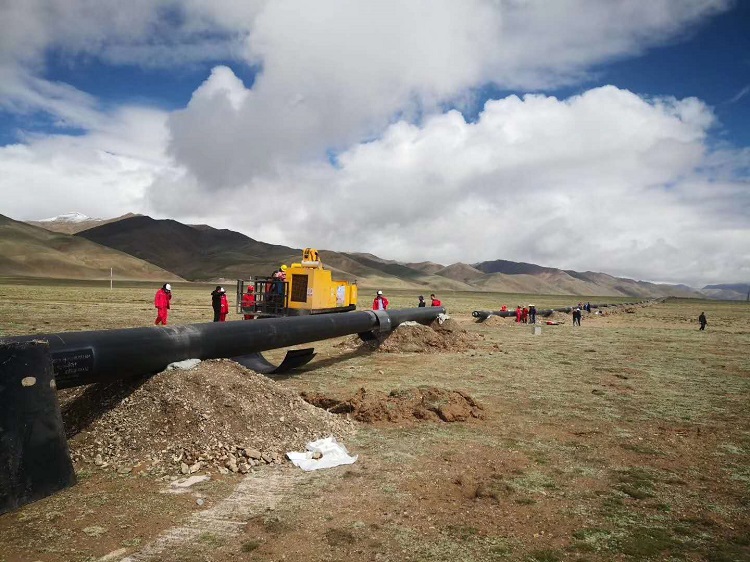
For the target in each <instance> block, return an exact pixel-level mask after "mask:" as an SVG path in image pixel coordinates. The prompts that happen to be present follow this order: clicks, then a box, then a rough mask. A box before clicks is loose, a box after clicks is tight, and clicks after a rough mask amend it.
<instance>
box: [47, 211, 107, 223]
mask: <svg viewBox="0 0 750 562" xmlns="http://www.w3.org/2000/svg"><path fill="white" fill-rule="evenodd" d="M97 220H102V219H94V218H91V217H87V216H86V215H84V214H83V213H65V214H63V215H58V216H56V217H52V218H49V219H40V220H39V221H37V222H84V221H97Z"/></svg>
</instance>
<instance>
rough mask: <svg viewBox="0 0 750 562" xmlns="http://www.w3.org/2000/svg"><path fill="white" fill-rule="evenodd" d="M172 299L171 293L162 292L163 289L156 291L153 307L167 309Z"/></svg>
mask: <svg viewBox="0 0 750 562" xmlns="http://www.w3.org/2000/svg"><path fill="white" fill-rule="evenodd" d="M171 299H172V293H169V292H167V291H165V290H164V287H162V288H161V289H159V290H158V291H156V296H155V297H154V306H155V307H156V308H169V301H170V300H171Z"/></svg>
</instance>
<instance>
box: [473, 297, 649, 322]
mask: <svg viewBox="0 0 750 562" xmlns="http://www.w3.org/2000/svg"><path fill="white" fill-rule="evenodd" d="M661 301H663V299H654V300H647V301H638V302H618V303H612V304H592V305H591V308H608V307H616V306H635V305H639V304H651V303H654V302H661ZM574 308H575V307H574V306H563V307H560V308H548V309H546V310H537V311H536V315H537V316H541V317H543V318H544V317H548V316H551V315H552V313H553V312H565V313H566V314H569V313H570V312H572V311H573V309H574ZM471 315H472V316H473V317H474V318H476V319H477V322H484V321H485V320H487V318H489V317H490V316H500V317H501V318H512V317H514V316H515V315H516V311H515V309H513V310H475V311H474V312H472V313H471Z"/></svg>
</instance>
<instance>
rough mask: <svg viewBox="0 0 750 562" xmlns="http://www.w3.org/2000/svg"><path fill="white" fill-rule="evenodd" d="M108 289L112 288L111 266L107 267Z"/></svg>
mask: <svg viewBox="0 0 750 562" xmlns="http://www.w3.org/2000/svg"><path fill="white" fill-rule="evenodd" d="M109 290H110V291H111V290H112V268H111V267H110V268H109Z"/></svg>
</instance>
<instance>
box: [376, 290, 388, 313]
mask: <svg viewBox="0 0 750 562" xmlns="http://www.w3.org/2000/svg"><path fill="white" fill-rule="evenodd" d="M372 309H373V310H388V299H387V298H385V297H384V296H383V291H378V294H377V295H375V300H374V301H372Z"/></svg>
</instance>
